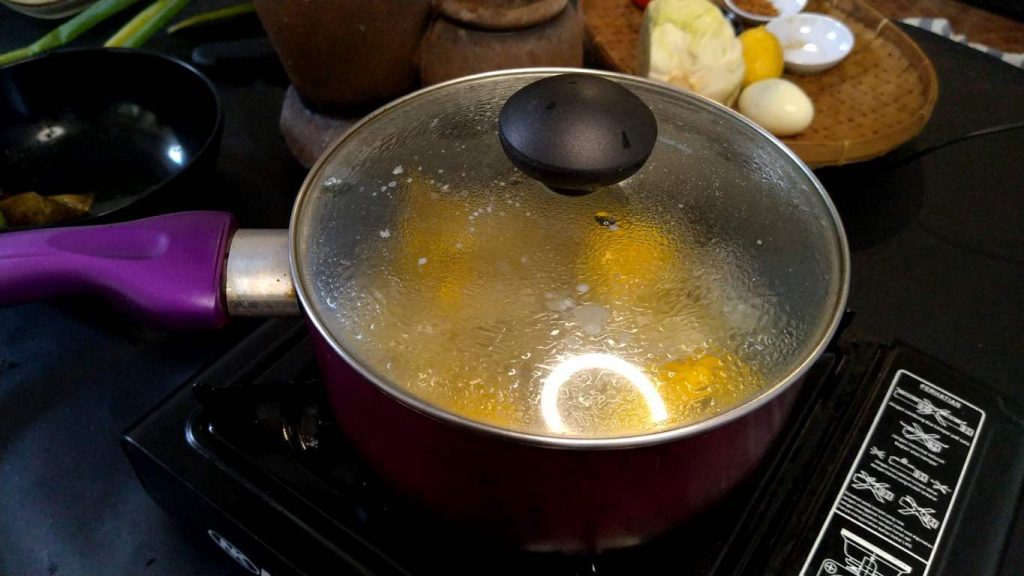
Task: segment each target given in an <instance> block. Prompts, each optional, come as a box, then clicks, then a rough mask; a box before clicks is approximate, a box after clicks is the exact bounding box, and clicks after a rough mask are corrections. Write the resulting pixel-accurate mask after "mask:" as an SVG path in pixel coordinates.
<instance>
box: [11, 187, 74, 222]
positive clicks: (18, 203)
mask: <svg viewBox="0 0 1024 576" xmlns="http://www.w3.org/2000/svg"><path fill="white" fill-rule="evenodd" d="M92 201H93V195H92V194H57V195H54V196H41V195H39V194H38V193H36V192H24V193H22V194H14V195H13V196H3V195H0V229H2V228H4V227H15V226H45V225H47V224H56V223H58V222H64V221H67V220H73V219H75V218H80V217H82V216H85V215H86V214H88V213H89V209H90V208H91V207H92Z"/></svg>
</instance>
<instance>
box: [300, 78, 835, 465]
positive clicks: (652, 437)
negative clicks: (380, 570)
mask: <svg viewBox="0 0 1024 576" xmlns="http://www.w3.org/2000/svg"><path fill="white" fill-rule="evenodd" d="M568 73H574V74H593V75H595V76H602V77H605V78H611V79H617V80H623V81H626V82H633V83H636V82H639V83H645V84H648V85H650V86H651V87H652V88H656V89H659V90H662V91H670V92H672V93H675V94H677V95H680V96H682V97H693V98H697V99H700V100H702V101H704V102H705V103H707V104H710V105H711V106H713V107H716V108H718V109H719V110H720V111H721V112H723V113H725V114H726V115H727V116H729V117H730V118H731V119H732V120H734V121H737V122H740V123H741V124H744V125H746V126H747V127H748V128H752V129H754V130H755V131H757V132H758V133H760V134H761V135H762V136H764V137H766V138H767V139H768V140H769V141H770V142H772V143H774V144H775V145H776V146H778V147H779V148H780V149H781V150H782V151H783V152H784V153H785V154H786V156H788V157H789V158H790V160H792V161H793V162H795V163H796V164H797V166H799V168H800V169H801V170H802V171H803V172H804V174H805V175H806V176H807V178H809V179H810V181H811V183H812V184H813V185H814V187H815V188H816V189H817V190H818V193H819V194H820V195H821V199H822V200H823V201H824V202H825V206H826V208H827V209H828V212H829V214H830V215H831V217H832V223H833V233H834V234H835V236H836V241H837V243H838V245H839V280H840V286H839V294H838V298H837V299H836V302H835V306H834V308H833V309H832V311H831V319H830V321H829V324H828V327H827V329H826V330H825V331H824V332H823V333H822V334H821V336H820V338H819V340H818V342H817V343H816V344H815V345H814V347H813V349H812V350H811V352H810V353H809V354H807V355H806V356H805V358H804V360H803V361H802V362H801V363H800V364H799V365H797V366H796V368H794V369H793V370H792V371H790V373H789V374H788V375H787V376H786V377H785V378H783V379H781V380H779V381H777V382H776V383H775V384H774V385H773V386H771V387H770V388H766V389H765V390H763V391H762V392H761V394H759V395H757V396H755V397H753V398H751V399H749V400H747V401H746V402H744V403H742V404H739V405H737V406H734V407H733V408H731V409H729V410H727V411H725V412H723V413H721V414H717V415H715V416H712V417H711V418H708V419H706V420H701V421H698V422H693V423H691V424H685V425H682V426H677V427H675V428H670V429H667V430H659V431H657V432H651V433H647V434H636V435H632V436H620V437H611V438H607V437H605V438H601V437H598V438H579V437H563V436H548V435H543V434H532V433H528V432H520V431H516V430H509V429H507V428H501V427H498V426H493V425H490V424H484V423H481V422H477V421H474V420H471V419H469V418H466V417H463V416H460V415H458V414H454V413H452V412H448V411H446V410H442V409H441V408H438V407H437V406H434V405H432V404H430V403H428V402H426V401H424V400H421V399H419V398H417V397H416V396H414V395H413V394H411V393H409V392H408V391H406V390H405V389H402V388H401V387H399V386H397V385H395V384H393V383H391V382H390V381H388V380H387V379H385V378H381V377H380V376H378V375H377V374H374V373H373V372H371V371H370V370H369V369H368V368H366V367H365V366H363V365H362V363H360V362H359V361H357V360H356V359H355V358H354V357H353V356H352V355H351V354H349V353H348V352H347V351H346V350H345V349H344V347H342V346H341V345H340V344H339V343H338V341H337V340H335V339H334V338H333V337H332V336H331V335H330V332H329V331H328V330H327V328H326V327H325V325H324V323H323V322H321V320H320V318H319V317H318V316H317V315H316V314H315V313H314V312H313V311H312V308H311V301H312V298H311V297H310V295H309V294H308V293H307V286H306V282H305V281H304V279H303V276H302V275H301V274H300V271H299V270H298V266H297V262H298V254H297V250H298V245H297V240H296V230H297V229H298V217H299V215H300V214H301V213H302V209H303V205H304V203H305V202H306V200H307V198H308V197H309V196H310V195H311V194H312V192H311V189H312V187H313V186H314V183H315V182H317V181H319V176H320V172H321V171H322V170H323V169H324V166H325V165H326V164H327V161H328V160H329V159H330V158H331V157H332V155H333V152H334V150H336V149H338V148H339V147H340V146H342V145H343V144H344V143H345V141H346V140H347V139H348V138H349V137H350V136H351V135H352V134H354V133H356V132H357V131H359V130H360V129H361V128H362V127H363V126H364V125H365V124H368V123H370V122H372V121H374V120H375V119H376V118H378V117H380V116H382V115H384V114H388V113H390V112H391V111H392V110H393V109H395V108H398V107H401V106H402V105H403V104H404V103H405V102H406V101H408V100H412V99H415V98H419V97H420V96H421V95H423V94H425V93H429V92H432V91H435V90H440V89H443V88H445V87H448V86H453V85H458V84H463V83H469V82H475V81H478V80H480V79H484V78H492V77H501V76H523V75H554V74H568ZM288 253H289V260H290V262H289V267H290V269H291V274H292V281H293V282H294V284H295V291H296V294H297V295H298V298H299V302H300V304H301V306H302V308H303V309H304V310H305V311H306V315H307V318H308V319H309V321H310V322H311V323H312V324H313V326H314V327H315V328H316V330H317V332H319V334H320V336H321V337H322V338H324V340H325V341H326V342H327V343H328V344H329V345H330V347H331V349H332V350H334V352H335V353H336V354H338V355H339V356H340V357H341V358H342V359H343V360H344V361H345V362H346V363H347V364H348V365H349V366H351V367H352V368H353V369H354V370H356V371H357V372H358V373H359V374H360V375H361V376H362V377H363V378H365V379H367V380H368V381H370V382H371V383H372V384H373V385H374V386H376V387H377V388H378V389H380V390H381V391H382V392H384V393H385V394H386V395H388V396H389V397H391V398H392V399H394V400H397V401H399V402H401V403H402V404H404V405H405V406H407V407H409V408H411V409H413V410H415V411H417V412H419V413H421V414H423V415H425V416H429V417H431V418H434V419H435V420H439V421H441V422H444V423H446V424H449V425H452V426H455V427H457V428H464V429H468V430H470V431H473V432H477V433H481V434H484V435H486V436H492V437H497V438H500V439H505V440H511V441H514V442H517V443H521V444H528V445H534V446H539V447H546V448H562V449H573V450H607V449H625V448H639V447H644V446H651V445H655V444H664V443H668V442H672V441H675V440H681V439H683V438H689V437H692V436H698V435H700V434H703V433H705V432H709V431H711V430H713V429H715V428H718V427H720V426H724V425H725V424H728V423H730V422H733V421H734V420H739V419H740V418H743V417H744V416H746V415H747V414H750V413H752V412H753V411H755V410H757V409H758V408H760V407H761V406H763V405H765V404H767V403H769V402H771V401H772V400H773V399H775V397H777V396H779V395H780V394H782V392H784V391H785V390H786V389H788V388H789V387H790V386H792V385H794V384H795V383H796V382H798V381H799V380H801V379H802V377H803V375H804V374H805V373H806V372H807V371H808V370H809V369H810V368H811V366H812V365H813V364H814V362H815V361H816V360H817V359H818V358H819V357H820V356H821V354H822V353H823V352H824V351H825V348H826V347H827V346H828V344H829V342H831V341H832V338H833V336H835V334H836V331H837V330H838V328H839V323H840V321H841V320H842V317H843V312H844V311H845V308H846V301H847V297H848V295H849V288H850V249H849V245H848V242H847V238H846V232H845V229H844V228H843V223H842V220H841V219H840V217H839V212H838V211H837V210H836V207H835V204H834V203H833V202H832V199H831V197H830V196H829V194H828V192H827V191H826V190H825V188H824V186H822V184H821V182H820V181H818V178H817V177H816V176H815V175H814V173H813V172H812V171H811V169H810V168H809V167H808V166H807V164H805V163H804V162H803V161H802V160H800V158H799V157H798V156H797V155H796V154H795V153H794V152H793V151H792V150H790V149H789V148H788V147H787V146H785V145H784V144H783V143H782V142H781V141H780V140H779V139H778V138H776V137H775V136H773V135H771V134H770V133H769V132H768V131H766V130H764V129H763V128H761V127H760V126H758V125H757V124H755V123H753V122H752V121H750V120H748V119H747V118H745V117H744V116H742V115H740V114H739V113H737V112H735V111H733V110H732V109H730V108H728V107H726V106H724V105H722V104H719V103H718V102H715V101H713V100H710V99H708V98H705V97H703V96H700V95H697V94H692V93H688V92H681V91H679V90H678V89H676V88H673V87H671V86H669V85H668V84H664V83H662V82H657V81H653V80H649V79H647V78H642V77H639V76H632V75H629V74H620V73H617V72H606V71H603V70H589V69H580V68H551V67H542V68H515V69H507V70H497V71H492V72H484V73H481V74H474V75H471V76H464V77H460V78H455V79H453V80H449V81H447V82H442V83H440V84H434V85H432V86H427V87H425V88H421V89H420V90H417V91H415V92H412V93H409V94H407V95H405V96H402V97H400V98H397V99H395V100H392V101H391V102H389V103H387V104H385V105H383V106H381V107H380V108H378V109H376V110H374V111H373V112H371V113H370V114H368V115H366V116H365V117H364V118H362V119H361V120H359V121H358V122H356V123H355V124H353V125H352V126H351V127H350V128H349V129H348V130H346V131H345V132H344V133H343V134H341V135H340V136H339V137H338V138H336V139H335V140H334V141H333V142H332V143H331V144H330V145H329V146H328V147H327V148H326V149H325V151H324V153H323V154H322V155H321V156H320V158H318V159H317V161H316V163H315V164H314V165H313V167H312V168H311V169H310V171H309V173H308V174H307V175H306V178H305V180H304V181H303V183H302V187H301V188H300V189H299V193H298V196H297V197H296V198H295V204H294V206H293V208H292V214H291V219H290V222H289V225H288Z"/></svg>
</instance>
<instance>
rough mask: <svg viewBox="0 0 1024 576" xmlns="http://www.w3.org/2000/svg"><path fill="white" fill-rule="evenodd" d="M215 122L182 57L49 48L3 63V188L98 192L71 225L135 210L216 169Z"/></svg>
mask: <svg viewBox="0 0 1024 576" xmlns="http://www.w3.org/2000/svg"><path fill="white" fill-rule="evenodd" d="M221 125H222V119H221V110H220V103H219V101H218V99H217V95H216V92H215V90H214V87H213V85H212V84H211V83H210V81H209V80H207V79H206V78H205V77H204V76H203V75H202V74H200V73H199V72H198V71H196V70H195V69H194V68H192V67H191V66H189V65H187V64H185V63H183V62H180V61H178V60H175V59H173V58H169V57H167V56H162V55H159V54H154V53H149V52H140V51H136V50H122V49H76V50H62V51H57V52H52V53H48V54H45V55H42V56H39V57H36V58H33V59H30V60H25V61H23V62H18V63H15V64H12V65H10V66H6V67H3V68H0V191H2V192H3V193H5V194H8V195H13V194H18V193H21V192H28V191H35V192H38V193H39V194H42V195H44V196H45V195H52V194H88V193H92V194H94V195H95V197H94V202H93V205H92V208H91V210H90V212H89V214H88V215H86V216H84V217H82V218H78V219H76V220H73V221H71V222H68V223H75V224H77V223H85V222H92V221H96V220H97V219H109V218H110V216H111V215H113V214H114V213H118V216H120V215H121V214H122V213H129V212H130V214H126V216H127V215H130V216H135V215H138V210H133V211H129V210H126V208H128V207H129V206H133V205H135V207H136V208H137V207H138V205H140V204H145V205H147V206H148V205H157V204H160V203H161V202H160V201H162V200H166V198H159V197H162V196H167V195H169V194H183V193H186V192H187V191H186V190H182V187H181V186H180V183H181V181H182V180H183V179H184V177H185V176H186V175H191V174H195V173H197V172H201V171H205V170H206V169H210V168H212V167H213V165H214V164H215V157H216V153H217V147H218V144H219V139H220V134H221ZM194 179H195V178H189V179H188V180H194ZM144 200H145V201H146V202H144V203H143V202H142V201H144Z"/></svg>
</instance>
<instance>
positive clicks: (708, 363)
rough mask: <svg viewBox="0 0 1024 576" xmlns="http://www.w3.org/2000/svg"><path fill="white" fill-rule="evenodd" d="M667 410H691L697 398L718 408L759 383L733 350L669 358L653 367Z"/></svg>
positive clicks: (740, 397) (742, 396) (685, 411)
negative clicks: (669, 359) (732, 352)
mask: <svg viewBox="0 0 1024 576" xmlns="http://www.w3.org/2000/svg"><path fill="white" fill-rule="evenodd" d="M653 372H654V374H655V378H656V380H657V382H658V383H659V386H658V392H659V393H660V394H661V396H662V399H663V400H664V401H665V404H666V406H668V407H669V412H670V413H675V414H685V413H687V412H692V411H693V410H694V406H695V405H696V404H697V403H699V402H704V401H710V402H713V403H714V405H715V406H716V407H718V408H725V407H729V406H732V405H733V404H735V403H737V402H739V401H740V400H742V399H744V398H747V397H748V396H749V395H750V393H751V392H752V391H753V390H756V389H757V388H758V387H760V385H761V379H760V378H759V377H758V376H757V374H756V372H755V371H754V370H752V369H751V368H750V367H749V366H747V365H746V364H745V363H744V362H743V361H741V360H740V359H739V358H737V357H736V356H735V355H734V354H729V353H727V352H716V353H714V354H712V353H709V354H704V355H699V356H689V357H687V358H684V359H679V360H672V361H670V362H666V363H664V364H661V365H659V366H655V367H654V369H653Z"/></svg>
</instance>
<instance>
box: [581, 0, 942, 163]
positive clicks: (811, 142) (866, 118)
mask: <svg viewBox="0 0 1024 576" xmlns="http://www.w3.org/2000/svg"><path fill="white" fill-rule="evenodd" d="M805 11H807V12H820V13H822V14H827V15H829V16H832V17H833V18H836V19H838V20H840V21H842V22H843V23H844V24H846V25H847V26H848V27H849V28H850V30H851V31H852V32H853V34H854V38H855V40H854V48H853V51H852V52H851V54H850V55H849V56H848V57H847V58H846V59H845V60H844V61H843V62H841V63H840V64H839V65H838V66H836V67H834V68H831V69H829V70H827V71H825V72H823V73H821V74H818V75H816V76H796V75H791V74H786V75H785V76H784V77H785V78H787V79H789V80H792V81H793V82H795V83H796V84H798V85H799V86H800V87H801V88H803V90H804V91H805V92H807V95H808V96H810V98H811V100H812V101H813V102H814V108H815V116H814V121H813V122H812V123H811V125H810V126H809V127H808V128H807V130H805V131H804V132H802V133H800V134H798V135H796V136H791V137H787V138H782V141H783V142H784V143H785V144H786V145H787V146H789V147H790V148H791V149H792V150H793V151H794V152H795V153H796V154H797V155H798V156H799V157H800V158H801V159H803V161H804V162H806V163H807V164H809V165H811V166H834V165H841V164H848V163H852V162H861V161H864V160H869V159H871V158H875V157H877V156H881V155H883V154H885V153H886V152H889V151H890V150H892V149H894V148H896V147H897V146H899V145H900V144H903V143H904V142H907V141H908V140H910V139H912V138H913V137H914V136H916V135H917V134H918V132H920V131H921V129H922V128H924V125H925V123H926V122H927V121H928V118H929V117H930V116H931V113H932V110H933V109H934V108H935V102H936V100H938V96H939V85H938V79H937V78H936V76H935V68H934V67H933V66H932V63H931V62H930V61H929V60H928V57H927V56H925V54H924V52H923V51H922V50H921V49H920V48H919V47H918V46H917V44H915V43H914V41H913V40H911V39H910V38H909V37H908V36H907V35H906V34H904V33H903V31H901V30H900V29H899V27H898V26H896V25H895V24H894V23H893V22H891V21H890V20H888V19H887V18H885V17H884V16H882V15H881V14H880V13H879V12H878V11H877V10H875V9H874V8H872V7H871V6H869V5H867V4H866V3H864V2H863V1H862V0H811V2H809V3H808V6H807V8H806V10H805ZM584 19H585V21H586V27H587V34H588V37H589V39H590V42H591V44H592V46H593V50H594V54H595V56H596V57H597V58H598V61H599V62H600V63H601V64H602V65H603V66H605V67H607V68H608V69H610V70H614V71H617V72H625V73H628V74H632V73H634V70H635V67H636V61H637V54H636V52H637V45H638V40H639V38H638V37H639V32H640V23H641V21H642V20H643V12H642V11H641V10H639V9H637V8H636V7H635V6H633V4H632V3H631V2H630V1H629V0H586V7H585V9H584Z"/></svg>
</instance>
